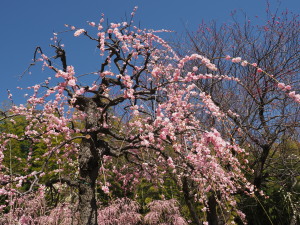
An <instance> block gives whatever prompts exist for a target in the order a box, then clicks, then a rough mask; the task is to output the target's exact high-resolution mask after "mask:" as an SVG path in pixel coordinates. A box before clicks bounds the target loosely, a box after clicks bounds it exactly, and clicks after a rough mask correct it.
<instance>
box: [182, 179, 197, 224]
mask: <svg viewBox="0 0 300 225" xmlns="http://www.w3.org/2000/svg"><path fill="white" fill-rule="evenodd" d="M182 191H183V194H184V200H185V203H186V205H187V207H188V209H189V211H190V214H191V217H192V221H193V224H195V225H201V224H202V223H201V221H200V219H199V217H198V215H197V212H196V210H195V208H194V206H193V199H192V197H191V195H190V190H189V184H188V180H187V178H186V177H183V178H182Z"/></svg>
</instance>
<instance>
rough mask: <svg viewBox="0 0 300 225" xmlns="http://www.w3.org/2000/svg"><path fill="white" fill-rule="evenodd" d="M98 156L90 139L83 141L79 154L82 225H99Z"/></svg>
mask: <svg viewBox="0 0 300 225" xmlns="http://www.w3.org/2000/svg"><path fill="white" fill-rule="evenodd" d="M98 170H99V163H98V154H97V151H96V149H95V147H94V146H93V143H92V141H91V140H89V139H84V140H82V143H81V149H80V154H79V174H80V180H79V215H80V219H79V221H80V223H79V224H80V225H97V205H96V195H95V183H96V179H97V177H98Z"/></svg>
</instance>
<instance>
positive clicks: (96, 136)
mask: <svg viewBox="0 0 300 225" xmlns="http://www.w3.org/2000/svg"><path fill="white" fill-rule="evenodd" d="M134 13H135V12H133V13H132V15H133V14H134ZM103 21H104V18H103V17H102V18H101V20H100V22H99V23H94V22H90V23H89V25H90V27H91V28H90V29H91V31H89V30H88V29H78V28H76V27H74V26H68V25H66V26H67V27H68V28H69V29H70V31H73V32H74V36H76V37H77V36H80V35H82V36H85V37H86V38H88V39H90V40H91V41H93V42H94V43H95V45H96V46H97V48H98V49H99V55H100V56H99V57H100V59H101V60H102V63H101V64H100V66H99V70H98V71H97V72H92V73H88V74H85V76H83V75H76V73H75V71H76V69H75V68H74V67H73V66H71V65H68V64H67V60H66V53H65V50H64V48H63V46H62V45H60V43H59V42H58V41H57V34H55V38H54V44H53V45H52V46H53V47H54V48H55V50H56V54H57V55H56V56H55V57H52V58H51V57H48V56H47V55H45V54H44V53H43V52H42V50H41V48H37V51H36V54H35V62H34V63H36V62H38V61H41V62H42V64H43V67H45V68H48V69H49V73H50V72H51V71H53V72H54V79H51V77H49V78H48V79H47V80H46V81H45V82H44V83H43V84H37V85H34V86H32V87H31V89H32V90H33V94H32V95H31V96H30V97H29V98H28V100H27V104H26V105H13V106H12V107H11V109H10V110H8V111H1V116H2V117H1V119H0V120H1V121H2V122H4V121H6V122H7V123H15V119H14V118H15V117H17V116H18V117H20V116H21V117H24V118H25V119H26V121H27V122H26V126H25V129H24V130H23V132H19V133H17V134H16V133H12V132H9V131H5V132H3V133H1V136H0V137H1V138H0V142H1V147H0V150H1V151H0V165H1V171H0V183H1V189H0V194H1V196H2V197H3V198H4V199H5V201H3V203H2V206H1V208H2V209H3V210H4V211H3V213H6V214H7V215H13V213H14V206H15V204H16V203H17V202H18V201H19V200H20V199H22V198H24V199H25V198H26V196H28V195H29V194H31V195H32V193H36V194H35V195H34V196H39V193H41V194H42V195H43V194H44V193H45V192H44V191H43V190H44V189H45V188H46V189H47V187H49V188H50V187H53V186H55V185H56V186H57V185H63V186H65V187H68V188H72V189H73V190H76V191H75V192H76V193H77V195H78V207H77V208H78V210H77V211H78V214H79V218H78V223H79V224H97V218H99V219H103V218H105V212H106V211H103V210H98V211H97V209H98V207H97V199H96V192H97V190H98V189H97V186H98V187H100V188H101V189H102V191H103V192H104V193H105V194H107V195H109V194H110V188H112V187H111V186H110V184H109V183H108V182H107V181H106V179H105V171H106V170H107V169H108V167H106V166H107V165H108V164H111V163H112V160H113V159H114V158H120V157H124V159H125V160H124V161H122V162H123V166H122V168H121V169H120V168H118V167H112V168H111V167H110V168H111V171H110V172H112V173H114V174H115V176H121V177H122V178H123V179H124V180H123V183H126V182H128V180H129V179H132V180H133V183H131V185H132V184H137V183H138V182H140V181H141V180H142V178H143V177H145V178H147V179H148V180H150V181H151V182H157V184H163V182H164V180H163V174H164V173H165V172H166V171H171V173H172V174H173V177H174V179H175V180H176V181H177V183H178V185H179V186H180V187H182V190H183V191H184V197H185V201H186V204H187V206H188V208H189V211H190V216H191V218H192V220H193V222H194V223H196V224H201V222H204V223H206V224H207V222H205V221H206V218H205V216H204V217H203V218H200V216H199V214H198V215H197V212H196V211H195V209H194V208H193V206H192V204H191V202H194V201H196V202H199V204H200V205H201V210H202V212H203V213H204V214H203V215H205V212H207V211H208V210H209V197H210V196H211V195H213V196H215V199H216V202H217V203H218V204H219V205H220V208H221V209H223V210H226V211H228V212H235V213H236V214H235V215H237V216H238V217H240V218H241V220H242V221H245V220H244V217H245V216H244V214H243V213H242V212H241V211H239V210H238V209H237V207H236V205H237V203H236V198H235V194H237V193H238V192H240V191H242V192H245V193H248V194H253V191H254V186H252V185H251V184H250V183H249V182H247V180H246V178H245V176H244V174H243V171H246V170H247V166H246V160H245V159H244V156H245V151H244V150H243V149H242V148H240V147H239V146H238V145H237V144H236V143H235V142H234V141H229V140H225V139H223V138H222V136H221V134H220V132H219V131H218V130H217V129H216V128H210V129H207V128H206V127H207V125H206V124H205V123H202V122H200V121H199V120H198V119H197V117H198V114H202V113H207V114H209V115H211V116H213V117H214V118H215V119H216V120H219V121H226V120H227V115H228V113H229V111H221V110H220V108H219V107H218V106H217V105H216V104H214V102H213V101H212V99H211V97H210V96H209V95H208V94H207V93H205V92H203V91H201V89H199V88H198V87H197V86H196V85H195V82H197V81H200V80H204V79H205V80H207V79H211V80H218V81H222V82H239V80H238V79H236V78H232V77H230V76H226V75H212V74H211V73H200V72H199V71H200V69H201V68H205V70H207V71H217V68H216V66H215V65H214V64H212V63H211V62H210V60H209V59H207V58H206V57H204V56H202V55H199V54H191V55H189V56H185V57H181V58H180V57H178V55H176V54H175V52H174V51H173V50H172V48H171V47H170V46H169V45H168V44H167V42H165V41H164V40H163V39H162V38H160V37H159V36H158V35H157V33H159V32H163V31H153V30H142V29H139V28H137V27H135V26H133V25H132V21H130V22H129V23H127V22H122V23H111V24H109V25H108V27H107V28H104V27H103ZM93 29H94V30H96V35H95V36H94V35H92V33H93ZM38 54H39V55H40V57H39V58H38V56H37V55H38ZM55 59H56V60H60V61H61V63H62V67H59V66H56V64H55V63H54V62H55ZM191 62H192V63H194V64H195V65H196V66H194V67H193V68H192V70H190V71H189V70H187V68H188V67H187V66H186V65H187V64H189V63H191ZM232 62H236V63H239V62H240V60H239V59H237V58H234V59H232ZM51 73H52V72H51ZM87 75H89V76H90V78H88V77H87ZM199 99H200V101H199ZM12 141H14V142H15V141H19V142H24V141H26V143H27V144H28V145H27V149H26V151H28V157H27V158H26V160H27V161H26V162H27V165H26V166H25V168H23V171H22V172H19V173H15V172H14V171H12V170H11V168H10V164H9V163H6V162H9V161H11V160H12V153H13V149H12V148H11V143H12ZM38 149H39V151H38ZM41 149H43V150H41ZM5 159H10V160H5ZM36 162H39V163H40V162H42V165H41V166H40V167H32V165H33V164H34V163H36ZM54 162H55V163H54ZM129 166H130V167H131V168H130V167H129ZM103 173H104V179H100V177H102V175H103ZM128 173H130V174H128ZM43 185H45V187H44V186H43ZM191 185H192V186H191ZM191 187H192V188H193V189H194V190H195V191H196V194H195V195H191V193H192V192H190V188H191ZM65 189H66V188H65ZM194 190H193V191H194ZM35 198H40V196H39V197H35ZM162 200H163V199H162ZM166 201H167V200H166ZM113 204H115V205H118V204H119V203H118V202H117V203H116V202H115V203H113ZM128 204H131V203H128ZM132 204H133V205H134V203H132ZM168 204H169V203H168V202H166V203H164V204H162V203H161V204H158V205H168ZM172 204H173V203H172ZM45 207H46V206H45ZM60 207H62V208H63V206H60ZM118 207H119V206H118ZM134 207H136V206H134ZM151 207H152V208H153V207H154V208H155V210H154V211H153V213H152V214H148V216H146V217H145V221H147V223H148V224H153V223H152V222H151V221H149V218H152V217H153V215H156V214H157V216H158V217H162V216H161V215H160V214H159V212H158V211H157V208H159V207H158V206H157V202H156V203H153V204H152V205H150V209H151ZM172 207H175V206H172ZM172 210H173V211H172ZM57 211H59V210H56V211H55V212H57ZM60 211H64V210H60ZM169 211H170V212H169ZM169 211H168V210H167V212H169V213H173V214H174V215H176V218H177V219H176V218H175V217H174V221H175V219H176V221H181V222H178V223H176V224H185V223H186V222H185V220H184V219H183V218H181V217H180V216H178V208H176V207H175V208H174V209H170V210H169ZM171 211H172V212H171ZM64 212H65V213H66V211H64ZM124 212H127V211H126V210H125V211H124ZM155 212H156V214H155ZM132 213H133V214H132V215H131V216H132V218H135V219H136V221H137V223H138V222H140V221H141V218H140V217H139V215H138V214H136V212H134V210H133V211H132ZM46 214H47V213H46ZM125 214H126V213H125ZM127 214H128V213H127ZM26 215H27V214H26V213H24V215H23V217H22V221H23V224H26V223H30V222H28V221H30V220H31V219H32V218H31V216H30V215H29V214H28V216H27V217H26ZM50 215H55V213H53V211H52V214H51V213H50ZM74 215H75V214H74ZM151 216H152V217H151ZM225 217H226V215H224V220H227V221H230V220H231V221H232V218H231V217H230V218H229V217H228V218H225ZM8 218H10V220H13V219H14V218H12V217H8ZM153 218H154V217H153ZM22 221H19V222H20V223H22ZM24 221H25V222H24ZM26 221H27V222H26ZM66 221H68V220H66ZM232 222H233V221H232ZM67 223H68V222H66V224H67ZM170 223H173V222H170ZM174 223H175V222H174ZM111 224H117V223H113V222H112V223H111Z"/></svg>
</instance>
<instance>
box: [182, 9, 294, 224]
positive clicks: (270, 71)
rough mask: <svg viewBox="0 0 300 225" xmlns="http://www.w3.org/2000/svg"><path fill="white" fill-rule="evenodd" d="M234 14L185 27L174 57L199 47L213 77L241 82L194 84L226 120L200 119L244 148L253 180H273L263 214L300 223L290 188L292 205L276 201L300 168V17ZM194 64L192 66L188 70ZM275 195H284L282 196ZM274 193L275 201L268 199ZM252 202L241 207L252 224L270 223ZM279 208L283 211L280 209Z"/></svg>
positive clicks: (263, 184)
mask: <svg viewBox="0 0 300 225" xmlns="http://www.w3.org/2000/svg"><path fill="white" fill-rule="evenodd" d="M239 16H240V15H238V14H233V16H232V21H233V22H232V23H231V24H222V25H220V24H217V23H215V22H211V23H209V24H206V23H204V22H203V23H202V24H200V25H199V29H198V30H197V31H196V32H187V35H186V41H185V44H184V45H182V44H181V45H180V48H177V49H178V52H179V55H185V54H189V53H191V52H197V53H198V54H201V55H204V56H206V57H208V58H209V59H210V60H211V62H213V63H214V64H216V65H217V67H218V72H212V76H214V75H215V74H224V75H227V74H230V75H232V76H233V77H235V78H236V79H238V80H239V81H238V82H235V83H224V82H221V81H219V80H212V79H207V80H199V81H197V82H196V84H197V87H199V88H200V89H201V90H202V91H203V92H205V93H207V94H208V95H210V96H211V100H212V101H213V102H214V103H215V104H216V105H217V106H218V107H219V108H220V110H221V111H223V112H227V116H228V117H229V118H230V121H229V122H223V121H221V122H220V121H217V120H215V119H214V118H213V117H207V115H204V116H202V117H199V118H198V119H199V120H200V121H209V122H207V123H206V125H207V126H208V127H218V128H219V130H223V132H222V134H223V135H224V136H227V137H228V138H230V139H232V140H234V141H236V142H237V143H239V145H240V146H243V147H244V148H246V149H247V152H249V153H250V156H249V160H250V166H251V168H252V169H254V174H253V176H252V175H251V176H250V177H251V180H252V183H253V184H254V185H255V186H256V187H258V188H261V189H263V190H266V192H267V193H269V194H271V192H269V191H270V190H273V191H274V182H275V183H276V187H277V188H276V191H275V192H276V193H277V194H276V195H277V197H275V193H273V194H274V195H273V194H271V200H270V201H272V203H271V204H268V203H267V202H266V201H264V200H261V201H263V204H265V205H264V207H266V211H267V214H270V217H271V218H272V220H273V221H274V224H275V223H276V224H278V223H280V224H288V223H291V224H294V223H296V222H292V221H296V220H295V219H293V218H296V217H297V218H298V221H299V213H296V214H295V212H296V211H295V210H289V209H290V208H293V207H294V206H295V205H298V203H299V193H296V192H294V195H293V197H294V202H290V203H289V204H290V206H289V207H286V205H282V204H281V202H282V201H284V199H285V198H286V196H287V193H291V183H292V180H293V181H294V182H296V183H297V181H296V180H297V179H299V173H300V170H299V146H298V144H297V143H299V125H300V124H299V121H300V111H299V110H300V107H299V104H297V103H296V102H297V101H298V102H299V101H300V96H299V95H297V94H296V93H295V92H293V91H296V92H298V91H299V90H300V86H299V84H300V83H299V68H300V61H299V58H300V45H299V43H300V42H299V38H300V36H299V34H300V32H299V31H300V30H299V29H300V26H299V25H300V23H299V22H300V21H299V19H298V15H294V14H293V13H290V12H288V11H284V12H282V13H279V12H276V13H272V12H271V11H270V10H269V9H267V14H266V18H265V20H264V21H265V22H262V20H261V19H260V18H259V19H258V24H255V23H253V21H250V20H249V19H248V18H247V16H245V18H244V22H240V21H241V20H240V17H239ZM220 56H223V57H225V56H227V59H229V60H232V58H230V57H229V56H232V57H239V58H235V59H234V61H239V62H241V65H242V66H237V64H232V63H231V62H229V61H227V62H226V61H224V60H223V57H220ZM195 65H196V64H191V65H190V68H192V67H193V66H195ZM202 72H203V73H206V72H207V71H206V70H202ZM274 81H276V82H275V83H274ZM278 87H279V88H278ZM291 88H292V89H293V91H290V90H291ZM294 100H296V102H295V101H294ZM286 143H294V144H295V146H297V147H296V149H298V150H297V151H296V152H297V153H296V154H295V152H294V151H290V150H288V148H287V146H286ZM290 162H291V163H290ZM283 174H284V175H283ZM283 177H284V179H283ZM278 192H281V194H279V195H280V196H281V197H280V198H278ZM272 195H273V197H275V198H276V199H272ZM283 196H285V197H283ZM275 202H276V203H275ZM285 202H286V201H285ZM248 203H249V202H248ZM254 203H255V202H254ZM241 204H243V203H241ZM255 205H256V207H251V206H250V207H249V206H247V203H245V205H244V206H243V207H244V208H245V209H246V211H247V210H249V211H248V214H247V217H248V218H249V220H250V224H268V223H270V219H269V218H268V216H267V215H266V212H265V211H264V209H262V208H261V205H260V204H259V202H257V201H256V203H255ZM286 209H288V210H287V211H286ZM283 211H285V213H284V214H285V215H282V214H281V213H279V212H283ZM287 214H288V215H290V216H288V217H287ZM263 218H264V219H263ZM287 218H288V219H287ZM275 221H276V222H275ZM279 221H280V222H279Z"/></svg>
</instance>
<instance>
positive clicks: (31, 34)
mask: <svg viewBox="0 0 300 225" xmlns="http://www.w3.org/2000/svg"><path fill="white" fill-rule="evenodd" d="M269 2H270V3H271V7H272V8H277V7H278V6H279V8H280V9H282V10H283V9H289V10H291V11H293V12H294V13H296V14H299V13H300V0H282V2H281V3H279V2H278V1H277V0H270V1H269ZM134 6H138V7H139V8H138V11H137V15H136V17H135V22H136V24H140V26H141V27H142V28H152V29H169V30H174V31H176V32H178V33H179V34H180V32H183V31H184V30H185V27H187V28H188V29H189V30H196V29H197V25H198V24H199V23H201V21H202V20H204V21H210V20H216V21H217V22H218V23H223V22H227V23H228V22H229V23H230V12H231V11H233V10H237V11H242V12H244V13H246V14H247V15H248V16H249V18H254V17H255V16H259V18H260V17H263V16H264V15H265V9H266V2H265V0H210V1H207V0H206V1H204V0H147V1H146V0H48V1H46V0H1V1H0V26H1V41H0V49H1V50H0V59H1V61H0V65H1V67H0V75H1V76H0V79H1V80H0V102H3V101H4V100H6V99H7V91H6V90H7V89H10V90H11V92H12V93H13V96H14V99H15V103H22V102H25V100H24V99H23V98H22V96H23V94H19V92H18V90H17V89H16V87H17V86H20V87H27V86H28V85H33V84H35V83H38V82H41V81H43V80H45V79H46V78H47V77H48V76H49V74H50V73H49V74H47V73H48V72H42V71H41V70H40V68H39V69H38V70H35V72H34V74H32V75H25V76H24V77H23V78H22V79H21V80H20V79H19V78H18V76H19V75H20V74H22V72H23V71H24V70H25V69H26V68H27V66H28V65H29V64H30V62H31V59H32V58H33V53H34V50H35V47H36V46H41V47H45V48H47V46H48V45H49V44H50V43H51V42H50V38H51V37H52V33H53V32H58V31H62V30H64V26H63V25H64V24H66V23H67V24H71V25H75V26H76V27H84V26H85V25H86V21H98V20H99V18H100V15H101V13H104V14H105V16H106V18H107V19H109V21H110V22H118V21H119V22H120V21H123V20H124V18H125V15H126V14H127V15H129V14H130V12H131V11H132V9H133V7H134ZM73 39H74V38H72V37H71V35H69V36H67V38H64V39H63V43H65V44H66V48H67V49H68V48H69V49H71V47H72V46H74V48H73V49H72V50H70V51H69V54H72V53H73V55H72V56H71V57H70V56H69V55H68V57H70V58H69V59H71V60H70V64H75V69H76V65H77V64H78V65H79V66H80V69H81V70H82V71H84V70H85V68H84V65H86V66H87V67H89V66H90V67H92V65H90V62H89V61H88V60H87V58H86V57H85V56H84V54H85V53H88V51H94V49H93V47H92V49H91V50H87V49H89V48H90V47H91V46H89V45H88V43H87V42H77V41H75V40H73ZM53 55H54V53H53Z"/></svg>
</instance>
